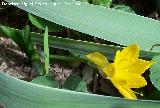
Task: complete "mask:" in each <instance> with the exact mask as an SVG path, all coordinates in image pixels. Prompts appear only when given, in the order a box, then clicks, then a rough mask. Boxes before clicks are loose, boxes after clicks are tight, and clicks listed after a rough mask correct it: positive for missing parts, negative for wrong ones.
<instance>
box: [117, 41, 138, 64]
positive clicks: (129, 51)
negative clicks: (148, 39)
mask: <svg viewBox="0 0 160 108" xmlns="http://www.w3.org/2000/svg"><path fill="white" fill-rule="evenodd" d="M138 56H139V47H138V45H136V44H133V45H130V46H128V47H126V48H124V49H123V50H122V51H121V52H120V51H119V50H118V51H117V53H116V56H115V60H114V63H115V64H118V63H119V62H120V61H121V60H125V59H132V60H136V59H138Z"/></svg>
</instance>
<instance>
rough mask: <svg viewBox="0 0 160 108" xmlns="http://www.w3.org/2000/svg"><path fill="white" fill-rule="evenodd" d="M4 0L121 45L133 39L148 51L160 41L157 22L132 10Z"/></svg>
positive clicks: (66, 0)
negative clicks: (123, 10)
mask: <svg viewBox="0 0 160 108" xmlns="http://www.w3.org/2000/svg"><path fill="white" fill-rule="evenodd" d="M6 1H7V2H10V3H11V2H19V3H20V4H19V5H17V7H19V8H21V9H23V10H25V11H27V12H29V13H32V14H34V15H37V16H39V17H41V18H44V19H46V20H49V21H52V22H55V23H56V24H60V25H63V26H65V27H68V28H71V29H74V30H77V31H80V32H83V33H86V34H90V35H92V36H95V37H99V38H101V39H105V40H109V41H112V42H116V43H119V44H122V45H129V44H133V43H135V44H138V45H140V48H141V49H142V50H145V51H149V50H150V48H151V47H152V46H153V45H154V44H158V43H159V42H160V35H159V34H160V30H159V28H160V22H159V21H156V20H153V19H149V18H145V17H142V16H138V15H135V14H131V13H125V12H121V11H118V10H114V9H109V8H104V7H102V6H95V5H91V4H88V3H85V2H79V1H72V0H61V1H59V0H45V3H48V5H47V6H46V5H41V6H40V5H32V4H30V3H31V2H33V3H35V2H38V3H39V2H40V3H43V2H44V0H29V1H28V0H6ZM54 1H55V2H54ZM21 2H26V3H28V5H27V6H24V5H23V4H21Z"/></svg>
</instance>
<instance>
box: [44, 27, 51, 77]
mask: <svg viewBox="0 0 160 108" xmlns="http://www.w3.org/2000/svg"><path fill="white" fill-rule="evenodd" d="M44 63H45V73H46V75H48V73H49V68H50V65H49V45H48V27H46V29H45V33H44Z"/></svg>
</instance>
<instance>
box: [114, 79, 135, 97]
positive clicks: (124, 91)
mask: <svg viewBox="0 0 160 108" xmlns="http://www.w3.org/2000/svg"><path fill="white" fill-rule="evenodd" d="M111 81H112V83H113V84H114V86H115V87H116V88H117V89H118V90H119V92H120V93H121V94H122V95H123V96H124V97H125V98H127V99H137V97H136V95H135V94H134V93H133V91H132V90H131V89H130V88H129V87H128V86H127V85H121V84H119V83H117V82H116V81H114V80H111Z"/></svg>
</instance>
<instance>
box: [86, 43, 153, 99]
mask: <svg viewBox="0 0 160 108" xmlns="http://www.w3.org/2000/svg"><path fill="white" fill-rule="evenodd" d="M138 56H139V47H138V46H137V45H135V44H134V45H130V46H128V47H126V48H124V49H123V50H122V51H119V50H118V51H117V53H116V56H115V59H114V63H109V62H108V60H107V58H106V57H105V56H104V55H102V54H101V53H99V52H94V53H90V54H87V55H86V57H87V59H89V60H90V61H92V62H93V63H95V64H96V65H97V67H98V69H99V70H100V71H102V73H103V74H104V75H105V76H106V77H107V78H108V79H110V80H111V82H112V83H113V85H114V86H115V87H116V88H117V89H118V90H119V92H120V93H121V94H122V95H123V96H124V97H125V98H127V99H137V97H136V95H135V94H134V91H132V90H131V88H140V87H143V86H145V85H147V82H146V80H145V78H144V77H142V76H141V75H142V73H144V72H145V70H146V69H148V68H149V67H150V66H151V65H152V64H153V62H152V61H145V60H142V59H138Z"/></svg>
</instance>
